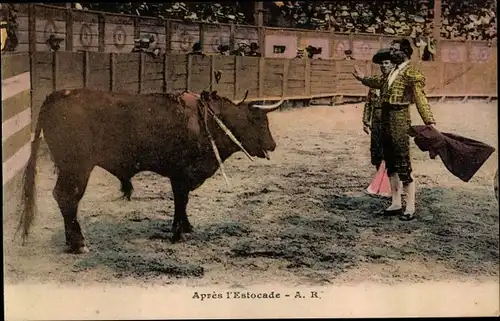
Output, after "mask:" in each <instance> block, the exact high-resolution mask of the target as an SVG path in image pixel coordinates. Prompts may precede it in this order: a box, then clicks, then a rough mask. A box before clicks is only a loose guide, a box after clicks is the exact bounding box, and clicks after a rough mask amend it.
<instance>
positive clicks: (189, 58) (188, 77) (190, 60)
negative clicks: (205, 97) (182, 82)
mask: <svg viewBox="0 0 500 321" xmlns="http://www.w3.org/2000/svg"><path fill="white" fill-rule="evenodd" d="M186 70H187V75H186V90H188V91H189V90H191V77H192V72H193V55H188V56H187V61H186Z"/></svg>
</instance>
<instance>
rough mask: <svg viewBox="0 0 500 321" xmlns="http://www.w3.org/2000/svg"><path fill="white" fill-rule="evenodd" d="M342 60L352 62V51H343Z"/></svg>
mask: <svg viewBox="0 0 500 321" xmlns="http://www.w3.org/2000/svg"><path fill="white" fill-rule="evenodd" d="M344 60H354V57H353V56H352V50H350V49H347V50H345V51H344Z"/></svg>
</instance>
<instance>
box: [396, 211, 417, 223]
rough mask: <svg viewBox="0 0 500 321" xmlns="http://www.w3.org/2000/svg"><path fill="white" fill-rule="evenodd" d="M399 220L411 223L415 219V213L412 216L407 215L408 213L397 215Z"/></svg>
mask: <svg viewBox="0 0 500 321" xmlns="http://www.w3.org/2000/svg"><path fill="white" fill-rule="evenodd" d="M399 219H400V220H401V221H412V220H413V219H415V213H413V214H408V213H406V214H401V215H399Z"/></svg>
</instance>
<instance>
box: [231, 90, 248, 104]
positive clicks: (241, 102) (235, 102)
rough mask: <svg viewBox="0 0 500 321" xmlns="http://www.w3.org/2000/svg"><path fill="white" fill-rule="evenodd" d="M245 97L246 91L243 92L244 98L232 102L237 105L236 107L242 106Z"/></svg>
mask: <svg viewBox="0 0 500 321" xmlns="http://www.w3.org/2000/svg"><path fill="white" fill-rule="evenodd" d="M247 96H248V90H247V91H245V96H244V97H243V99H242V100H239V101H238V100H233V103H234V104H235V105H237V106H238V105H241V104H243V102H244V101H245V99H247Z"/></svg>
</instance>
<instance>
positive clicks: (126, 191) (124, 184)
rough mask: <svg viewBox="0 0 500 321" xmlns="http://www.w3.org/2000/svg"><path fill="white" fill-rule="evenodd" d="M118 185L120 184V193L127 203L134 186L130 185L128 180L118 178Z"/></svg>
mask: <svg viewBox="0 0 500 321" xmlns="http://www.w3.org/2000/svg"><path fill="white" fill-rule="evenodd" d="M120 183H121V188H120V191H121V192H122V193H123V196H122V198H124V199H126V200H127V201H130V198H131V197H132V191H133V190H134V186H133V185H132V182H131V181H130V178H127V179H125V178H120Z"/></svg>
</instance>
